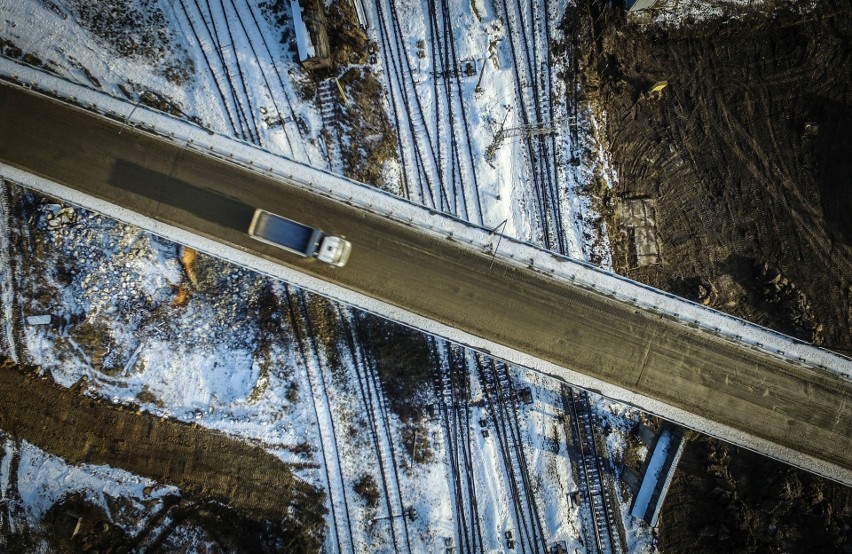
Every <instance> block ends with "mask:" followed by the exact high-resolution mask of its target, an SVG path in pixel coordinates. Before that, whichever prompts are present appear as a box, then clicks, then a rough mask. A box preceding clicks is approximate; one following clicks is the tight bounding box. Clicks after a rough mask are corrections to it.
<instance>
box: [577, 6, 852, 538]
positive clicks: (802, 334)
mask: <svg viewBox="0 0 852 554" xmlns="http://www.w3.org/2000/svg"><path fill="white" fill-rule="evenodd" d="M802 4H804V3H802ZM778 6H779V7H775V6H774V5H773V4H772V3H764V4H762V5H761V6H760V7H759V10H757V9H756V10H754V11H751V12H749V11H746V12H745V13H743V14H741V15H740V16H739V19H736V20H732V19H726V20H715V21H704V22H698V23H695V24H691V25H686V26H683V27H680V28H673V27H669V28H663V27H660V26H657V25H648V24H641V23H640V21H639V20H635V19H631V18H630V17H627V16H626V14H625V13H624V12H623V11H621V10H618V9H613V8H612V7H611V6H610V5H609V3H607V2H602V1H598V0H588V1H586V2H581V3H580V6H579V8H578V14H577V15H576V17H575V18H574V20H573V21H574V22H573V23H570V22H569V19H566V22H569V25H575V26H578V27H580V28H581V29H582V32H580V36H581V37H583V38H581V51H583V52H584V56H583V57H584V60H583V61H584V62H585V65H586V67H585V75H584V77H585V81H586V85H587V86H586V88H585V90H586V92H587V93H588V94H592V95H597V96H598V97H599V99H600V100H601V101H602V102H603V105H604V107H605V109H606V111H607V114H608V116H607V120H606V121H607V129H606V135H607V138H608V139H609V141H610V148H611V153H612V162H613V164H614V166H615V168H616V169H617V172H618V175H619V179H620V182H619V183H618V184H617V185H616V186H615V187H614V188H613V189H612V190H611V191H610V193H609V197H607V198H604V202H603V204H604V205H605V206H607V207H608V208H609V210H610V212H609V214H607V215H608V217H607V219H608V223H609V228H610V232H611V239H612V243H613V248H614V263H615V265H616V269H617V271H619V272H620V273H622V274H625V275H627V276H629V277H632V278H634V279H637V280H639V281H643V282H645V283H649V284H651V285H654V286H656V287H659V288H662V289H665V290H670V291H673V292H675V293H677V294H680V295H682V296H685V297H688V298H691V299H694V300H697V301H700V302H703V303H704V304H707V305H710V306H713V307H715V308H717V309H720V310H723V311H727V312H729V313H732V314H734V315H737V316H739V317H743V318H745V319H748V320H751V321H754V322H757V323H760V324H762V325H765V326H768V327H771V328H774V329H777V330H779V331H782V332H785V333H788V334H791V335H794V336H796V337H798V338H801V339H803V340H806V341H813V342H815V343H817V344H822V345H823V346H825V347H828V348H832V349H836V350H837V351H839V352H841V353H845V354H847V355H848V354H850V353H852V333H850V328H852V217H850V214H852V125H850V123H852V121H850V119H852V87H850V82H852V79H850V77H852V47H850V45H852V40H850V39H852V5H850V4H849V3H848V2H847V3H836V2H828V1H826V0H822V1H818V2H816V3H815V7H814V8H813V9H810V10H809V11H808V10H806V9H805V8H804V7H803V6H798V5H796V4H795V3H788V4H783V5H782V4H781V3H779V4H778ZM791 6H792V7H793V9H802V10H804V11H803V13H797V12H794V11H790V9H791ZM659 81H667V82H668V86H667V87H666V88H665V89H664V90H663V91H662V94H661V95H660V96H659V97H658V98H655V97H654V95H649V94H648V91H649V90H650V88H651V87H652V85H653V84H655V83H657V82H659ZM629 200H633V201H641V202H642V203H643V204H642V205H643V206H644V207H646V208H647V209H648V210H650V211H651V213H653V215H654V216H655V217H654V218H653V219H654V220H655V228H654V229H653V232H652V233H651V234H650V235H649V234H648V229H641V232H642V233H644V234H645V235H644V236H645V239H644V240H647V237H648V236H651V237H653V240H652V241H655V242H656V246H657V247H658V248H659V259H656V258H654V259H652V263H651V264H646V265H640V263H639V262H640V259H642V258H641V256H639V255H637V251H636V248H637V244H636V237H637V229H636V228H629V225H628V224H627V223H626V222H625V221H624V220H623V218H622V220H621V221H619V216H620V214H623V213H625V212H624V210H620V209H619V206H620V205H622V204H624V203H625V202H627V201H629ZM654 233H655V234H654ZM647 259H648V258H647V257H646V258H644V260H647ZM850 526H852V489H850V488H848V487H843V486H840V485H837V484H835V483H830V482H826V481H824V480H822V479H820V478H818V477H815V476H813V475H810V474H807V473H804V472H801V471H798V470H795V469H793V468H790V467H787V466H784V465H783V464H779V463H776V462H774V461H772V460H769V459H766V458H762V457H760V456H757V455H754V454H752V453H749V452H746V451H743V450H741V449H737V448H734V447H731V446H728V445H724V444H722V443H720V442H718V441H715V440H713V439H710V438H707V437H700V438H697V439H695V440H694V441H692V442H691V444H689V445H688V446H687V449H686V452H685V454H684V459H683V462H682V464H681V467H680V469H679V471H678V474H677V476H676V478H675V481H674V483H673V486H672V488H671V491H670V493H669V497H668V498H667V500H666V504H665V506H664V508H663V513H662V516H661V527H660V544H659V546H660V547H661V549H662V550H663V551H673V552H680V551H689V552H696V551H698V552H735V551H736V552H740V551H745V552H758V551H760V552H767V551H768V552H774V551H787V552H794V551H800V552H832V551H839V552H850V551H852V543H850V540H849V535H850Z"/></svg>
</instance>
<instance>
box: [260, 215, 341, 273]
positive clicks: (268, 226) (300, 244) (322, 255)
mask: <svg viewBox="0 0 852 554" xmlns="http://www.w3.org/2000/svg"><path fill="white" fill-rule="evenodd" d="M248 234H249V236H251V237H252V238H253V239H255V240H259V241H261V242H265V243H267V244H271V245H273V246H277V247H278V248H282V249H284V250H287V251H288V252H292V253H294V254H298V255H300V256H305V257H307V258H313V257H316V258H317V259H318V260H320V261H321V262H325V263H327V264H331V265H333V266H335V267H343V266H344V265H346V262H347V261H348V260H349V253H350V252H351V251H352V244H351V243H350V242H349V241H348V240H345V239H344V238H342V237H335V236H331V235H326V234H325V233H323V232H322V231H321V230H319V229H315V228H313V227H309V226H307V225H304V224H302V223H299V222H296V221H293V220H292V219H287V218H286V217H282V216H280V215H276V214H274V213H271V212H268V211H266V210H262V209H257V210H255V211H254V217H252V219H251V225H249V230H248Z"/></svg>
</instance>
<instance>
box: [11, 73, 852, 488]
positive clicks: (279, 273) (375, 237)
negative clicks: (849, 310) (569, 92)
mask: <svg viewBox="0 0 852 554" xmlns="http://www.w3.org/2000/svg"><path fill="white" fill-rule="evenodd" d="M0 75H2V77H0V178H3V179H6V180H8V181H11V182H17V183H20V184H22V185H24V186H27V187H30V188H33V189H36V190H39V191H41V192H43V193H45V194H48V195H52V196H55V197H59V198H62V199H64V200H66V201H68V202H70V203H73V204H77V205H81V206H84V207H86V208H89V209H94V210H96V211H99V212H102V213H105V214H108V215H111V216H113V217H116V218H118V219H121V220H124V221H127V222H129V223H132V224H135V225H138V226H140V227H142V228H145V229H148V230H150V231H152V232H154V233H156V234H159V235H162V236H164V237H167V238H169V239H172V240H174V241H177V242H180V243H183V244H187V245H190V246H193V247H195V248H198V249H200V250H202V251H206V252H209V253H212V254H214V255H216V256H219V257H222V258H225V259H228V260H231V261H233V262H235V263H239V264H241V265H244V266H246V267H249V268H253V269H255V270H257V271H260V272H263V273H266V274H269V275H272V276H275V277H278V278H281V279H285V280H287V281H289V282H292V283H294V284H297V285H299V286H302V287H304V288H306V289H309V290H313V291H315V292H318V293H320V294H323V295H326V296H329V297H331V298H335V299H338V300H340V301H342V302H345V303H347V304H349V305H353V306H356V307H360V308H362V309H365V310H368V311H370V312H373V313H376V314H378V315H381V316H384V317H388V318H391V319H394V320H396V321H399V322H401V323H404V324H406V325H410V326H412V327H416V328H419V329H422V330H423V331H425V332H428V333H432V334H435V335H438V336H442V337H445V338H447V339H449V340H451V341H454V342H457V343H461V344H464V345H467V346H469V347H471V348H474V349H477V350H480V351H483V352H486V353H489V354H491V355H493V356H495V357H498V358H501V359H504V360H507V361H509V362H512V363H515V364H519V365H523V366H526V367H529V368H532V369H534V370H537V371H540V372H542V373H545V374H548V375H551V376H554V377H556V378H558V379H561V380H564V381H567V382H568V383H571V384H574V385H577V386H580V387H584V388H587V389H591V390H594V391H597V392H600V393H601V394H603V395H605V396H608V397H610V398H613V399H616V400H619V401H623V402H627V403H630V404H633V405H636V406H638V407H640V408H642V409H644V410H647V411H649V412H651V413H654V414H657V415H660V416H662V417H664V418H666V419H669V420H672V421H675V422H677V423H680V424H682V425H684V426H687V427H690V428H693V429H696V430H698V431H701V432H704V433H707V434H710V435H713V436H715V437H718V438H721V439H723V440H726V441H729V442H732V443H734V444H737V445H740V446H743V447H746V448H749V449H751V450H754V451H757V452H760V453H763V454H766V455H769V456H771V457H774V458H776V459H779V460H781V461H784V462H787V463H790V464H793V465H796V466H798V467H801V468H804V469H807V470H810V471H813V472H815V473H817V474H820V475H823V476H825V477H828V478H830V479H834V480H836V481H839V482H841V483H844V484H846V485H852V454H850V452H852V395H850V393H851V392H852V361H850V360H849V359H848V358H845V357H842V356H840V355H837V354H834V353H831V352H827V351H824V350H820V349H818V348H814V347H812V346H810V345H807V344H805V343H801V342H798V341H795V340H793V339H791V338H789V337H786V336H783V335H779V334H777V333H774V332H771V331H769V330H766V329H762V328H759V327H757V326H755V325H752V324H749V323H746V322H744V321H741V320H738V319H736V318H733V317H730V316H727V315H725V314H721V313H719V312H716V311H713V310H710V309H707V308H704V307H703V306H699V305H696V304H693V303H690V302H687V301H685V300H682V299H678V298H676V297H674V296H672V295H669V294H667V293H664V292H662V291H658V290H655V289H651V288H650V287H647V286H645V285H642V284H639V283H635V282H632V281H629V280H627V279H625V278H623V277H620V276H617V275H614V274H611V273H607V272H605V271H602V270H599V269H597V268H595V267H592V266H590V265H588V264H585V263H582V262H578V261H576V260H571V259H568V258H564V257H561V256H558V255H555V254H553V253H551V252H547V251H544V250H541V249H539V248H536V247H534V246H532V245H529V244H524V243H522V242H519V241H516V240H513V239H511V238H508V237H497V236H496V235H495V234H494V232H492V230H490V229H484V228H481V227H477V226H474V225H471V224H468V223H466V222H463V221H460V220H458V219H455V218H452V217H449V216H446V215H444V214H439V213H435V212H434V211H432V210H428V209H426V208H424V207H421V206H417V205H414V204H412V203H409V202H407V201H405V200H403V199H399V198H396V197H393V196H391V195H388V194H385V193H382V192H381V191H378V190H376V189H374V188H372V187H368V186H365V185H362V184H359V183H354V182H352V181H349V180H347V179H344V178H341V177H340V176H337V175H333V174H330V173H327V172H324V171H321V170H317V169H314V168H311V167H306V166H303V165H300V164H298V163H296V162H293V161H290V160H286V159H282V158H281V157H278V156H274V155H272V154H270V153H268V152H265V151H262V150H259V149H256V148H254V147H252V146H250V145H247V144H244V143H240V142H238V141H234V140H232V139H229V138H227V137H222V136H218V135H214V134H212V133H210V132H209V131H207V130H205V129H201V128H199V127H196V126H194V125H192V124H190V123H187V122H183V121H179V120H176V119H173V118H171V117H169V116H167V115H165V114H161V113H156V112H153V111H149V110H146V109H145V108H143V107H134V106H133V105H128V104H126V103H123V102H121V101H120V100H117V99H114V98H111V97H108V96H105V95H102V94H100V93H98V92H95V91H91V90H88V89H85V88H82V87H79V86H77V85H72V84H70V83H67V82H64V81H61V80H60V79H57V78H55V77H52V76H49V75H46V74H43V73H40V72H38V71H36V70H34V69H32V68H27V67H23V66H18V65H14V64H12V63H11V62H8V61H2V62H0ZM254 207H264V208H265V209H268V210H270V211H273V212H276V213H280V214H282V215H285V216H288V217H292V218H293V219H297V220H299V221H302V222H305V223H307V224H310V225H314V226H316V227H319V228H321V229H323V230H324V231H326V232H328V233H333V234H341V235H345V236H346V237H347V238H348V239H349V240H350V241H351V242H352V244H353V251H352V257H351V259H350V262H349V264H348V265H347V266H346V267H345V268H343V269H335V268H331V267H329V266H326V265H324V264H321V263H317V262H315V261H312V260H305V259H300V258H298V257H295V256H292V255H290V254H288V253H286V252H284V251H280V250H278V249H276V248H274V247H270V246H266V245H264V244H261V243H259V242H257V241H254V240H252V239H251V238H250V237H249V236H248V235H247V234H246V230H247V228H248V219H249V218H250V216H251V213H252V211H253V209H254ZM498 238H501V239H502V240H501V241H500V246H499V248H498V249H497V251H496V252H495V247H496V246H497V242H498V241H497V239H498Z"/></svg>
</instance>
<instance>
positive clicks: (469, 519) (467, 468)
mask: <svg viewBox="0 0 852 554" xmlns="http://www.w3.org/2000/svg"><path fill="white" fill-rule="evenodd" d="M433 348H436V349H440V350H442V351H441V352H440V358H441V364H440V366H439V367H438V368H437V370H436V373H435V398H436V400H437V405H438V417H439V419H440V421H441V425H442V428H443V433H444V436H445V440H446V443H447V460H448V462H449V466H450V475H451V483H450V485H451V488H452V491H451V493H452V499H451V504H452V506H453V513H454V518H453V520H454V522H455V525H456V537H455V538H456V544H457V545H458V548H459V550H460V551H461V552H482V551H484V549H485V547H484V545H483V538H482V524H481V517H480V513H479V506H478V500H477V495H476V481H475V479H474V469H473V468H474V460H473V456H472V454H471V449H470V444H471V436H470V429H471V426H470V407H469V400H470V383H469V377H470V376H469V373H468V371H467V367H466V364H465V360H464V352H463V351H462V350H461V348H460V347H457V346H454V345H452V344H450V343H448V342H437V341H436V342H435V343H434V344H433Z"/></svg>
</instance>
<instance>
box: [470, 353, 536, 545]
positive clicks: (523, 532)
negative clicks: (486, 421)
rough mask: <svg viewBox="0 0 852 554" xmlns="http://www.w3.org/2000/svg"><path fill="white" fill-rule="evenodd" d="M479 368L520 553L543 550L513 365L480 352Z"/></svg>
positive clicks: (478, 358)
mask: <svg viewBox="0 0 852 554" xmlns="http://www.w3.org/2000/svg"><path fill="white" fill-rule="evenodd" d="M475 356H476V367H477V370H478V373H479V377H480V380H481V383H482V388H483V391H484V395H485V404H486V407H487V409H488V413H489V415H490V419H491V425H492V427H493V428H494V430H495V432H496V438H497V443H498V450H499V452H500V457H501V461H502V463H503V467H504V471H505V473H506V480H507V484H508V488H509V492H510V497H511V498H510V500H511V502H510V503H511V511H512V513H513V516H514V520H515V527H516V539H515V540H516V545H517V551H518V552H539V551H544V549H545V548H546V537H545V534H544V528H543V526H542V523H541V518H540V516H539V513H538V506H537V505H536V502H535V498H534V496H533V493H532V491H533V488H532V486H531V481H530V474H529V468H528V467H527V462H526V456H525V454H524V450H523V444H524V441H523V437H522V435H521V429H520V424H519V422H518V415H517V409H518V407H517V394H516V392H515V390H514V384H513V383H512V378H511V376H510V375H509V368H508V366H506V364H504V363H502V362H496V361H494V360H492V359H486V358H484V357H483V356H480V355H479V354H476V355H475Z"/></svg>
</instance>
